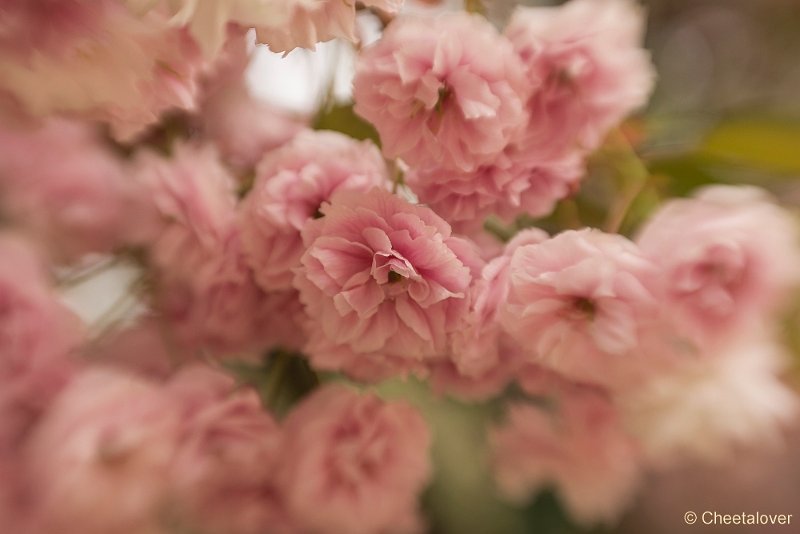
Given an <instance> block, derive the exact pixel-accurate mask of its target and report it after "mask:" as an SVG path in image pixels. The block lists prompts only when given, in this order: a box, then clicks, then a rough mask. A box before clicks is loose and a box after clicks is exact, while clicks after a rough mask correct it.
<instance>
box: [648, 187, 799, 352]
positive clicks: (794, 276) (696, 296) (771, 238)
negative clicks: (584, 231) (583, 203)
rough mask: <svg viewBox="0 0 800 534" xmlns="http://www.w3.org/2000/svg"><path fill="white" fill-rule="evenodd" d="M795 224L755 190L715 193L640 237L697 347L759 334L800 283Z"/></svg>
mask: <svg viewBox="0 0 800 534" xmlns="http://www.w3.org/2000/svg"><path fill="white" fill-rule="evenodd" d="M799 237H800V236H798V230H797V223H796V221H795V220H794V218H793V217H792V216H791V215H790V214H789V213H788V212H785V211H783V210H782V209H781V208H780V207H778V206H777V205H775V204H774V202H773V201H772V200H771V199H770V198H769V196H768V195H767V194H766V192H764V191H763V190H760V189H757V188H755V187H745V186H741V187H733V186H714V187H709V188H706V189H703V190H701V191H700V192H699V193H698V194H696V195H695V196H694V198H691V199H676V200H672V201H670V202H669V203H667V204H666V205H664V206H663V207H662V208H661V209H660V210H659V211H658V212H656V213H655V214H654V215H653V216H652V218H651V219H650V221H649V222H648V223H647V224H646V225H645V227H644V228H643V229H642V230H641V232H640V233H639V236H638V238H637V243H638V244H639V246H640V247H641V249H642V251H643V252H644V253H645V254H646V255H647V256H649V257H650V258H652V259H653V261H657V262H658V264H659V266H660V268H661V271H662V273H663V275H662V278H663V280H664V285H665V291H666V297H667V300H666V302H665V303H664V304H666V305H667V306H668V310H669V312H668V313H669V315H670V316H671V317H672V318H673V320H675V321H676V322H677V324H678V326H679V328H680V329H681V332H682V334H683V335H686V336H688V337H689V338H690V339H691V340H693V341H694V342H696V343H700V344H706V343H715V342H727V341H728V340H729V339H730V337H731V336H734V337H746V336H747V335H748V334H749V333H752V332H756V333H758V332H759V331H760V330H761V329H763V326H764V325H766V324H769V323H771V322H772V321H773V320H775V312H776V311H778V310H779V309H780V307H781V305H782V304H785V303H786V299H787V297H788V295H789V294H790V292H791V289H792V288H793V287H795V286H796V285H797V283H798V281H800V267H799V266H800V248H798V247H800V238H799Z"/></svg>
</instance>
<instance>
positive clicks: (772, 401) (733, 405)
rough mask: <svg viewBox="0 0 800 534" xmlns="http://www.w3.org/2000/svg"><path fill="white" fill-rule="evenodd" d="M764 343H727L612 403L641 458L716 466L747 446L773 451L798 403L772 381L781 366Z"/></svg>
mask: <svg viewBox="0 0 800 534" xmlns="http://www.w3.org/2000/svg"><path fill="white" fill-rule="evenodd" d="M784 356H785V355H784V354H783V353H782V350H781V348H780V347H779V346H777V345H776V344H775V342H774V341H771V340H757V341H752V340H750V341H746V342H742V341H741V340H739V341H736V340H734V341H733V342H732V343H729V344H728V345H726V346H724V347H718V348H716V349H715V350H714V352H712V353H710V354H704V355H703V357H702V358H693V359H691V360H687V361H684V362H683V365H682V366H680V367H678V368H676V369H673V370H672V371H671V372H669V373H665V374H662V375H661V376H660V377H657V378H656V379H654V380H652V381H650V382H648V383H646V384H644V387H640V388H632V389H630V390H628V391H626V392H625V394H624V395H623V396H622V397H621V398H620V405H621V406H622V410H623V413H624V414H625V421H626V425H627V426H628V428H629V430H630V431H631V433H633V434H634V435H635V436H636V437H637V439H638V440H639V441H640V442H641V444H642V446H643V449H644V451H645V453H646V454H647V457H648V461H650V462H651V463H652V464H654V465H655V466H656V467H660V468H672V467H674V466H675V465H676V464H678V463H681V462H687V461H688V460H692V459H697V460H700V461H703V462H709V463H715V462H724V461H728V460H731V459H733V458H736V453H739V452H742V451H745V450H747V449H748V447H749V448H758V449H761V450H765V449H768V448H770V447H772V448H778V447H780V446H781V445H783V443H784V436H783V433H782V430H785V429H786V428H788V427H789V425H790V424H793V423H796V422H797V420H798V415H800V402H798V397H797V394H796V392H794V391H793V390H792V389H790V388H789V387H788V386H787V385H785V384H783V383H782V382H781V380H780V378H779V376H780V374H781V373H782V371H783V368H784V367H785V364H786V363H787V361H786V359H785V357H784Z"/></svg>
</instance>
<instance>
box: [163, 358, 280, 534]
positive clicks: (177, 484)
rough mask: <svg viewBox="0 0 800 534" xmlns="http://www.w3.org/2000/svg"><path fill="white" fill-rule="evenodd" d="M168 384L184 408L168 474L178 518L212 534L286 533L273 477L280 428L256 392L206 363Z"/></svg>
mask: <svg viewBox="0 0 800 534" xmlns="http://www.w3.org/2000/svg"><path fill="white" fill-rule="evenodd" d="M166 387H167V391H168V393H169V394H171V395H174V396H175V397H176V398H177V399H178V404H179V405H180V406H182V408H183V415H182V417H181V425H180V437H179V444H178V450H177V454H176V456H175V459H174V460H173V461H172V463H171V465H170V470H169V475H168V476H169V480H170V492H171V498H172V505H173V508H174V509H173V512H172V513H173V514H175V517H176V519H177V521H178V522H179V523H180V524H182V525H184V526H185V527H187V528H189V529H190V530H191V529H199V530H202V531H203V532H207V533H209V534H211V533H214V534H251V533H252V534H261V533H264V532H270V533H272V532H274V533H276V534H277V533H279V532H284V531H288V530H287V529H288V522H287V518H286V514H285V513H284V511H283V509H282V505H281V500H280V496H279V495H278V493H277V490H276V488H275V487H274V480H273V474H274V470H275V467H276V465H277V460H278V452H279V451H278V449H279V447H280V438H281V432H280V429H279V428H278V424H277V423H276V422H275V420H274V419H273V418H272V416H271V415H270V414H269V413H267V412H266V411H265V410H264V409H263V408H262V406H261V400H260V399H259V397H258V395H257V393H256V392H255V390H250V389H238V390H237V389H236V387H237V385H236V383H235V381H234V380H232V379H231V378H230V377H229V376H227V375H225V374H223V373H221V372H219V371H214V370H212V369H210V368H207V367H202V366H194V367H188V368H185V369H183V370H182V371H180V372H179V374H178V375H177V376H175V377H174V378H173V379H172V380H171V381H170V383H169V384H168V385H167V386H166Z"/></svg>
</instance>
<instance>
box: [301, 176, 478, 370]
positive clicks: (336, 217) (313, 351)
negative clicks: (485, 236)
mask: <svg viewBox="0 0 800 534" xmlns="http://www.w3.org/2000/svg"><path fill="white" fill-rule="evenodd" d="M321 213H322V215H323V216H322V217H321V218H320V219H316V220H313V221H310V222H309V223H308V224H307V225H306V227H305V228H304V230H303V239H304V242H305V244H306V246H307V250H306V252H305V254H304V255H303V258H302V267H301V268H299V269H298V270H297V275H296V277H295V281H294V283H295V286H296V287H297V289H298V290H299V291H300V298H301V301H302V302H303V304H304V306H305V308H306V313H307V314H308V316H309V319H310V320H309V328H310V329H311V333H310V343H309V346H308V348H307V350H308V352H309V355H310V358H311V362H312V364H313V365H314V366H316V367H318V368H322V369H339V370H344V371H345V372H348V373H350V374H352V375H354V376H357V377H359V378H362V379H369V380H376V379H379V378H383V377H385V376H388V375H392V374H396V373H400V374H403V373H406V372H408V371H418V370H420V368H421V367H424V364H425V363H426V362H428V361H431V360H434V359H437V358H442V357H444V356H445V355H446V354H447V351H448V344H449V337H450V335H451V334H452V333H453V332H454V331H455V329H456V328H458V327H459V324H460V322H461V318H462V316H463V314H464V313H465V312H466V310H467V306H468V301H467V298H466V297H467V290H468V288H469V284H470V281H471V278H472V276H471V274H470V268H469V266H468V265H465V263H464V262H463V261H462V259H460V257H459V255H458V252H460V251H463V250H464V249H465V247H464V244H463V242H461V240H458V239H455V238H453V237H452V236H451V234H450V227H449V226H448V225H447V223H446V222H444V221H443V220H442V219H440V218H439V217H438V216H437V215H436V214H435V213H434V212H433V211H431V210H430V209H429V208H426V207H424V206H417V205H413V204H410V203H408V202H406V201H404V200H402V199H400V198H399V197H397V196H395V195H393V194H391V193H389V192H388V191H384V190H381V189H373V190H372V191H370V192H368V193H357V192H352V191H343V192H340V193H339V194H337V195H335V196H334V197H333V199H332V200H331V203H330V204H325V205H323V207H322V209H321ZM454 249H455V250H454Z"/></svg>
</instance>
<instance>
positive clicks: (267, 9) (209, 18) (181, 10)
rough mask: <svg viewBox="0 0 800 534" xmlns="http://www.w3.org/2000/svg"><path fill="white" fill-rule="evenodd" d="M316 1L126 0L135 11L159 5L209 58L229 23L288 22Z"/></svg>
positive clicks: (172, 22)
mask: <svg viewBox="0 0 800 534" xmlns="http://www.w3.org/2000/svg"><path fill="white" fill-rule="evenodd" d="M312 2H313V0H125V3H127V4H128V5H129V6H130V8H131V9H132V10H133V11H134V13H140V14H141V13H145V12H147V11H148V10H150V9H152V8H154V7H159V8H160V9H161V10H163V12H165V13H166V14H167V15H168V16H169V17H170V24H171V25H173V26H177V27H184V26H185V27H187V28H188V30H189V32H190V33H191V35H192V37H193V38H194V39H195V40H196V41H197V43H198V44H199V45H200V48H201V49H202V50H203V53H204V54H205V55H206V56H207V57H209V58H210V57H214V56H215V55H216V54H217V53H218V52H219V50H220V49H221V48H222V46H223V44H224V43H225V37H226V35H227V29H228V25H229V24H230V23H233V24H238V25H240V26H243V27H245V28H253V27H258V26H268V25H282V24H285V23H286V22H287V21H288V19H289V16H290V15H291V13H292V11H293V9H296V8H295V7H294V6H295V4H297V5H306V4H311V3H312Z"/></svg>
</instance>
